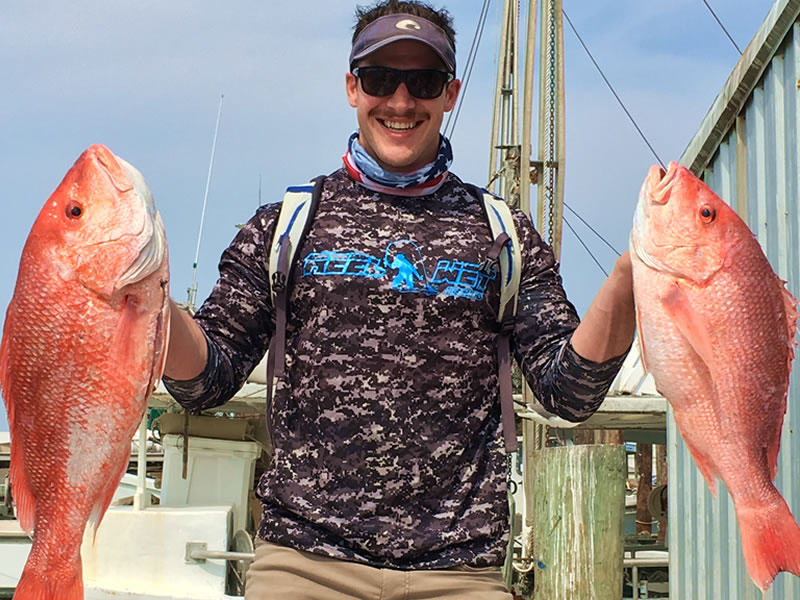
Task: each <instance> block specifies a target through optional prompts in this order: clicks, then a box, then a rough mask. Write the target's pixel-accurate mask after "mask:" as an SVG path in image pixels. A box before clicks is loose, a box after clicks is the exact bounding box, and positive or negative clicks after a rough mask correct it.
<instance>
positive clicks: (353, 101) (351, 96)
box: [344, 73, 358, 108]
mask: <svg viewBox="0 0 800 600" xmlns="http://www.w3.org/2000/svg"><path fill="white" fill-rule="evenodd" d="M344 87H345V89H346V90H347V101H348V102H349V103H350V106H352V107H353V108H355V107H356V106H358V102H357V101H358V77H356V76H355V75H353V74H352V73H348V74H347V75H345V76H344Z"/></svg>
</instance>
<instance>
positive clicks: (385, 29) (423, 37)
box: [350, 13, 456, 73]
mask: <svg viewBox="0 0 800 600" xmlns="http://www.w3.org/2000/svg"><path fill="white" fill-rule="evenodd" d="M397 40H417V41H418V42H422V43H423V44H426V45H428V46H429V47H430V48H432V49H433V51H434V52H436V54H437V55H438V56H439V58H441V59H442V62H444V64H445V67H446V68H447V70H448V71H449V72H451V73H455V71H456V53H455V50H454V49H453V46H452V44H451V43H450V40H449V39H448V38H447V34H446V33H445V32H444V30H443V29H441V28H440V27H437V26H436V25H434V24H433V23H431V22H430V21H428V20H427V19H423V18H421V17H415V16H414V15H408V14H402V13H401V14H396V15H385V16H383V17H379V18H377V19H375V20H374V21H373V22H372V23H370V24H369V25H367V26H366V27H365V28H364V29H363V30H362V31H361V33H359V34H358V37H357V38H356V40H355V41H354V42H353V49H352V50H351V51H350V67H351V68H352V67H353V64H354V63H355V62H356V61H358V60H361V59H362V58H365V57H366V56H368V55H370V54H372V53H373V52H375V51H376V50H378V49H379V48H383V47H384V46H386V45H387V44H391V43H392V42H396V41H397Z"/></svg>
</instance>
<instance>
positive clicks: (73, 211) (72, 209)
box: [64, 202, 83, 219]
mask: <svg viewBox="0 0 800 600" xmlns="http://www.w3.org/2000/svg"><path fill="white" fill-rule="evenodd" d="M64 212H65V213H66V215H67V218H68V219H80V218H81V215H83V207H82V206H81V205H80V204H78V203H77V202H70V203H69V204H67V208H66V209H65V211H64Z"/></svg>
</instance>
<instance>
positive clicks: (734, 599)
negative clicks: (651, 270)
mask: <svg viewBox="0 0 800 600" xmlns="http://www.w3.org/2000/svg"><path fill="white" fill-rule="evenodd" d="M799 18H800V0H778V1H777V2H776V3H775V5H774V6H773V7H772V9H771V11H770V13H769V15H768V16H767V17H766V19H765V20H764V22H763V24H762V26H761V28H760V29H759V31H758V33H757V34H756V36H755V37H754V38H753V40H752V41H751V42H750V45H749V46H748V47H747V49H746V50H745V52H744V54H743V55H742V57H741V59H740V60H739V63H738V64H737V65H736V67H735V69H734V70H733V72H732V73H731V75H730V77H729V79H728V81H727V82H726V84H725V87H724V88H723V89H722V91H721V92H720V94H719V96H718V97H717V99H716V101H715V102H714V105H713V106H712V107H711V109H710V111H709V113H708V114H707V115H706V118H705V119H704V120H703V122H702V124H701V125H700V128H699V130H698V132H697V134H696V135H695V137H694V138H693V139H692V140H691V142H690V143H689V145H688V147H687V149H686V151H685V152H684V154H683V156H682V157H681V160H680V162H681V163H682V164H684V165H686V166H687V167H690V168H691V170H692V171H693V172H694V173H695V174H696V175H698V176H700V177H702V178H703V179H704V180H705V181H706V183H708V184H709V185H710V187H711V188H712V189H714V191H715V192H716V193H717V194H718V195H719V196H720V197H722V198H723V199H724V200H726V201H727V202H728V203H729V204H731V205H732V206H733V207H734V208H736V210H737V211H738V212H739V214H740V215H741V216H742V217H743V218H744V219H745V220H746V221H747V223H748V225H749V226H750V228H751V229H752V230H753V232H754V233H755V234H756V235H757V237H758V240H759V242H760V243H761V245H762V247H763V249H764V250H765V252H766V254H767V257H768V258H769V260H770V262H771V263H772V266H773V268H774V269H775V271H776V272H777V273H778V274H779V275H780V276H781V277H782V278H783V279H785V280H787V281H788V287H789V289H790V290H791V292H792V293H793V294H794V295H795V296H796V297H800V206H799V204H800V123H799V122H798V121H799V120H800V21H798V19H799ZM745 368H746V367H745ZM798 371H800V367H798V365H797V361H795V366H794V373H793V377H792V384H791V387H790V391H789V400H788V405H789V408H788V411H787V413H786V417H785V421H784V428H783V437H782V442H781V453H780V457H779V467H778V477H777V480H776V484H777V486H778V488H779V489H780V490H781V492H782V493H783V495H784V497H785V498H786V501H787V503H788V504H789V506H790V507H791V509H792V511H793V513H794V514H795V517H800V373H798ZM667 428H668V431H667V439H668V461H669V532H668V535H669V550H670V598H674V599H680V600H745V599H747V600H750V599H752V600H760V599H761V598H762V595H761V591H760V590H759V589H758V588H756V586H755V585H754V584H753V583H752V582H751V580H750V578H749V577H748V575H747V571H746V569H745V566H744V560H743V557H742V550H741V542H740V538H739V531H738V526H737V523H736V516H735V513H734V508H733V503H732V502H731V501H730V496H729V495H728V493H727V490H726V489H725V486H724V484H722V482H720V486H719V492H718V498H717V499H714V498H713V497H712V496H711V494H710V492H709V491H708V488H707V486H706V483H705V481H704V480H703V477H702V476H701V475H700V472H699V470H698V469H697V467H696V466H695V464H694V462H693V460H692V457H691V455H690V454H689V451H688V449H687V447H686V445H685V444H684V443H683V440H682V439H681V437H680V434H679V433H678V430H677V427H676V425H675V421H674V419H673V418H672V416H671V415H670V416H669V418H668V425H667ZM764 597H765V598H767V599H769V600H790V599H792V600H796V599H800V578H798V577H795V576H793V575H787V574H785V573H782V574H780V575H778V577H777V578H776V580H775V582H774V583H773V584H772V587H771V588H770V590H769V593H768V594H767V595H766V596H764Z"/></svg>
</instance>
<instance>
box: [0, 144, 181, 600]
mask: <svg viewBox="0 0 800 600" xmlns="http://www.w3.org/2000/svg"><path fill="white" fill-rule="evenodd" d="M168 281H169V267H168V260H167V243H166V237H165V234H164V227H163V225H162V223H161V217H160V216H159V214H158V212H157V211H156V208H155V205H154V204H153V199H152V196H151V195H150V191H149V190H148V188H147V185H146V183H145V181H144V179H143V178H142V176H141V174H140V173H139V172H138V171H137V170H136V169H134V168H133V167H132V166H131V165H129V164H128V163H127V162H125V161H124V160H122V159H120V158H117V157H115V156H114V155H113V154H112V153H111V152H110V151H109V150H108V149H107V148H105V147H104V146H99V145H95V146H92V147H90V148H89V149H88V150H86V151H85V152H84V153H83V154H82V155H81V156H80V157H79V158H78V160H77V161H76V162H75V164H74V165H73V167H72V168H71V169H70V170H69V172H68V173H67V174H66V176H65V177H64V180H63V181H62V182H61V184H60V185H59V186H58V188H56V190H55V192H53V194H52V196H50V198H49V199H48V201H47V202H46V203H45V205H44V207H43V208H42V210H41V212H40V213H39V216H38V218H37V219H36V221H35V223H34V224H33V227H32V229H31V231H30V234H29V235H28V239H27V241H26V243H25V247H24V249H23V251H22V259H21V261H20V266H19V273H18V277H17V284H16V288H15V290H14V295H13V297H12V299H11V303H10V304H9V306H8V312H7V314H6V320H5V325H4V328H3V339H2V342H1V343H0V391H2V395H3V399H4V401H5V404H6V409H7V412H8V422H9V426H10V430H11V469H10V478H11V485H12V492H13V495H14V498H15V500H16V507H17V516H18V518H19V521H20V525H21V527H22V528H23V529H24V530H25V531H27V532H28V533H29V534H31V535H32V537H33V546H32V548H31V551H30V555H29V556H28V561H27V563H26V564H25V568H24V570H23V572H22V576H21V578H20V581H19V584H18V586H17V589H16V593H15V595H14V598H15V599H16V600H27V599H30V600H33V599H36V600H46V599H56V598H58V599H59V600H77V599H82V598H83V578H82V567H81V554H80V550H81V541H82V538H83V534H84V530H85V528H86V526H87V523H88V524H89V526H90V527H92V528H96V527H97V526H98V525H99V524H100V521H101V519H102V517H103V515H104V513H105V512H106V509H107V508H108V505H109V504H110V502H111V498H112V496H113V494H114V491H115V490H116V488H117V485H118V484H119V481H120V479H121V477H122V475H123V474H124V472H125V470H126V468H127V466H128V461H129V460H130V448H131V438H132V437H133V434H134V432H135V431H136V429H137V426H138V425H139V423H140V422H141V419H142V415H143V413H144V411H145V408H146V405H147V398H148V397H149V395H150V393H151V391H152V390H153V388H154V385H155V384H156V382H157V380H158V379H159V378H160V377H161V373H162V370H163V365H164V360H165V357H166V349H165V344H166V340H167V337H168V336H167V333H168V314H169V313H168V297H169V293H168Z"/></svg>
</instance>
